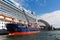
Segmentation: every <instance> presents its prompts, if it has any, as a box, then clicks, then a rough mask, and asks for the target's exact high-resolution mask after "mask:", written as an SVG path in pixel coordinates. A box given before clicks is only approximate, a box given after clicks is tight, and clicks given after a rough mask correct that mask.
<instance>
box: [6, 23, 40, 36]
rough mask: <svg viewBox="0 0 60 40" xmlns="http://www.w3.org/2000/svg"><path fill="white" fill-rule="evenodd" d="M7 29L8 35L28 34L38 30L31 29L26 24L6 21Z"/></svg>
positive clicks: (35, 32)
mask: <svg viewBox="0 0 60 40" xmlns="http://www.w3.org/2000/svg"><path fill="white" fill-rule="evenodd" d="M6 28H7V31H9V34H8V35H9V36H16V35H30V34H37V33H39V32H40V31H39V30H34V29H33V30H31V29H29V27H28V26H26V25H24V24H16V23H8V24H6Z"/></svg>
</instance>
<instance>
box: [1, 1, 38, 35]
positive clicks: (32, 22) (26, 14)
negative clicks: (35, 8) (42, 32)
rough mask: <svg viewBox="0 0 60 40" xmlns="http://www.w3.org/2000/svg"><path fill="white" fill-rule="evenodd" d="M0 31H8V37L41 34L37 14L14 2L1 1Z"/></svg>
mask: <svg viewBox="0 0 60 40" xmlns="http://www.w3.org/2000/svg"><path fill="white" fill-rule="evenodd" d="M0 29H6V30H7V31H8V32H9V33H8V35H28V34H36V33H39V26H38V24H37V23H36V16H35V13H34V12H32V11H30V10H27V9H25V8H24V7H22V6H21V5H19V4H18V3H17V2H15V1H14V0H0Z"/></svg>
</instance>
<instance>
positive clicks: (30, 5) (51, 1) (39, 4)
mask: <svg viewBox="0 0 60 40" xmlns="http://www.w3.org/2000/svg"><path fill="white" fill-rule="evenodd" d="M16 1H17V2H18V3H19V4H20V5H22V7H25V8H26V9H28V10H31V11H34V12H35V13H36V15H41V14H44V13H49V12H52V11H55V10H60V0H16Z"/></svg>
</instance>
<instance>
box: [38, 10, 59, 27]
mask: <svg viewBox="0 0 60 40" xmlns="http://www.w3.org/2000/svg"><path fill="white" fill-rule="evenodd" d="M38 19H43V20H45V21H47V22H48V23H50V24H51V25H53V26H54V27H56V28H57V27H59V26H58V25H59V24H60V10H58V11H54V12H51V13H46V14H43V15H41V16H40V17H39V18H38Z"/></svg>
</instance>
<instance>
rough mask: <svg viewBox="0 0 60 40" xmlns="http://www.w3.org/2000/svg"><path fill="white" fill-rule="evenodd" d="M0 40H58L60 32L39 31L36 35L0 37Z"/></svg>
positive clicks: (59, 39)
mask: <svg viewBox="0 0 60 40" xmlns="http://www.w3.org/2000/svg"><path fill="white" fill-rule="evenodd" d="M0 40H60V31H41V32H40V33H38V34H33V35H25V36H11V37H9V36H7V35H0Z"/></svg>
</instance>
